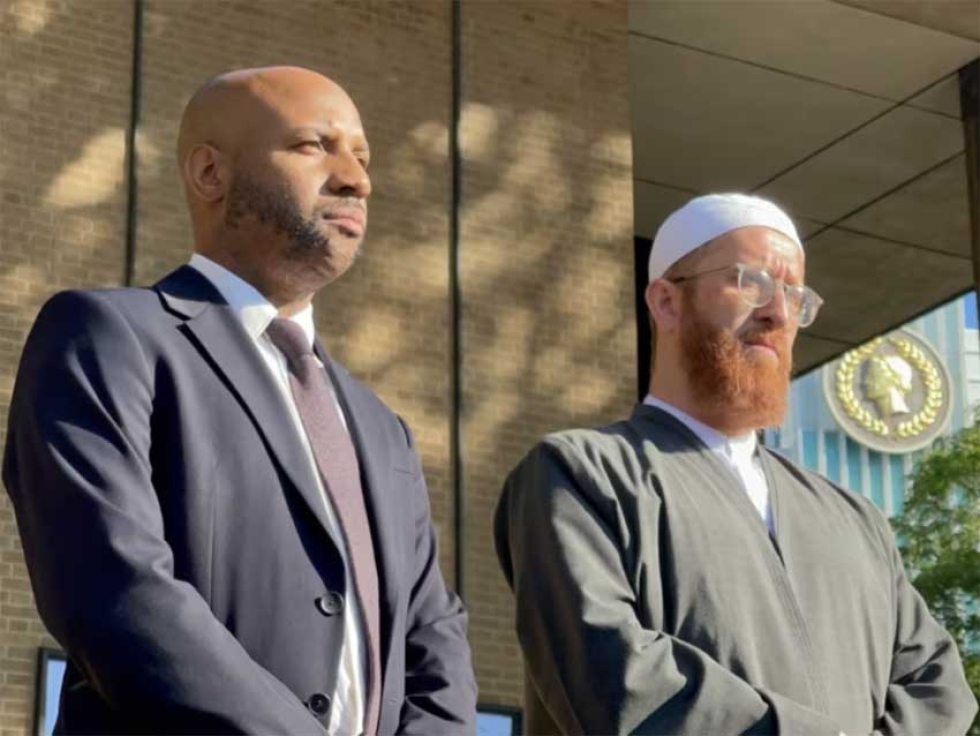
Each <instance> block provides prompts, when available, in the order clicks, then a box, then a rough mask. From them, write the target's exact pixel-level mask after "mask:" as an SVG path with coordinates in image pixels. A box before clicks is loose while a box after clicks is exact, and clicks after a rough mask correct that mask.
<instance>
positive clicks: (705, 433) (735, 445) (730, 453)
mask: <svg viewBox="0 0 980 736" xmlns="http://www.w3.org/2000/svg"><path fill="white" fill-rule="evenodd" d="M643 403H644V404H646V405H647V406H654V407H656V408H658V409H661V410H663V411H665V412H667V413H668V414H670V415H671V416H672V417H674V418H675V419H677V420H679V421H681V422H683V423H684V425H685V426H686V427H687V428H688V429H690V430H691V431H692V432H694V434H696V435H697V436H698V439H700V440H701V441H702V442H703V443H704V444H705V445H707V446H708V449H709V450H712V451H714V452H720V453H722V454H724V455H726V456H727V457H728V458H729V459H731V460H733V461H734V462H736V463H741V462H748V461H750V460H751V458H752V456H753V455H754V454H755V450H756V445H757V444H758V439H757V438H756V435H755V432H749V433H748V434H743V435H738V436H737V437H729V436H728V435H726V434H723V433H721V432H719V431H718V430H717V429H715V428H714V427H709V426H708V425H707V424H704V423H703V422H699V421H698V420H697V419H695V418H694V417H692V416H690V415H689V414H686V413H684V412H683V411H681V410H680V409H678V408H677V407H676V406H672V405H671V404H668V403H667V402H666V401H662V400H661V399H658V398H657V397H656V396H651V395H650V394H647V397H646V398H645V399H643Z"/></svg>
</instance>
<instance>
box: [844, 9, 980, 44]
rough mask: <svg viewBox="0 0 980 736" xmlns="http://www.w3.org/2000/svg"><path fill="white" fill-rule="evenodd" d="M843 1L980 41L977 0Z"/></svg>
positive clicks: (979, 13)
mask: <svg viewBox="0 0 980 736" xmlns="http://www.w3.org/2000/svg"><path fill="white" fill-rule="evenodd" d="M837 2H839V3H841V4H843V5H850V6H853V7H856V8H862V9H864V10H867V11H870V12H872V13H878V14H880V15H884V16H888V17H891V18H896V19H901V20H904V21H906V22H908V23H914V24H915V25H918V26H922V27H925V28H933V29H936V30H938V31H943V32H945V33H951V34H954V35H956V36H961V37H963V38H969V39H973V40H974V41H980V3H977V2H976V0H837Z"/></svg>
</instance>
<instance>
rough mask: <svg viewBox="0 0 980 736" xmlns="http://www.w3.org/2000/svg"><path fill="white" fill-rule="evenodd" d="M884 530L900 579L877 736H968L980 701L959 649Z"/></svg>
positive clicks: (896, 576) (883, 526)
mask: <svg viewBox="0 0 980 736" xmlns="http://www.w3.org/2000/svg"><path fill="white" fill-rule="evenodd" d="M879 529H880V531H881V534H882V538H883V542H884V544H886V545H887V546H888V547H889V555H890V558H891V565H892V573H893V576H894V580H895V593H894V596H895V645H894V651H893V653H892V666H891V676H890V678H889V684H888V691H887V694H886V697H885V713H884V715H883V716H882V717H881V718H880V719H879V721H878V723H877V724H876V730H875V733H876V734H881V735H882V736H906V735H908V736H914V735H917V734H927V733H928V734H944V735H948V736H959V734H964V733H966V732H967V730H968V729H969V728H970V723H971V722H972V721H973V718H974V716H975V715H976V713H977V701H976V698H975V697H974V696H973V693H972V692H971V691H970V687H969V685H968V684H967V681H966V676H965V674H964V672H963V664H962V662H961V660H960V657H959V653H958V651H957V649H956V644H955V642H954V641H953V639H952V638H951V637H950V635H949V634H948V633H947V632H946V630H945V629H943V627H942V626H940V625H939V623H937V622H936V620H935V619H934V618H933V617H932V614H930V613H929V610H928V608H927V607H926V603H925V601H924V600H923V599H922V596H921V595H919V592H918V591H917V590H916V589H915V588H914V587H912V584H911V583H910V582H909V579H908V577H907V576H906V574H905V568H904V565H903V564H902V558H901V556H900V555H899V553H898V549H897V548H896V545H895V542H894V539H893V538H892V534H891V530H890V528H889V526H888V523H887V522H886V521H885V520H884V519H883V518H880V519H879Z"/></svg>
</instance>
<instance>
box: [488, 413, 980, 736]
mask: <svg viewBox="0 0 980 736" xmlns="http://www.w3.org/2000/svg"><path fill="white" fill-rule="evenodd" d="M760 458H761V461H762V466H763V469H764V471H765V473H766V476H767V480H768V484H769V493H770V503H771V504H772V512H773V517H774V520H775V535H774V537H772V536H770V534H769V532H768V530H767V528H766V525H765V523H764V522H763V521H762V519H761V518H760V516H759V513H758V511H757V510H756V508H755V507H754V506H753V505H752V502H751V501H750V500H749V497H748V495H747V494H746V493H745V491H744V490H743V488H742V487H741V485H740V484H739V483H738V481H737V480H736V478H735V476H734V474H733V473H732V472H731V471H730V470H729V469H728V468H727V467H726V466H725V465H724V464H723V463H722V462H721V461H720V460H719V459H717V458H716V457H715V456H714V455H713V454H712V453H711V452H710V451H709V450H708V449H707V448H706V447H705V446H704V445H703V444H702V443H701V442H700V440H699V439H698V438H697V437H696V436H695V435H694V434H693V433H692V432H691V431H690V430H688V429H687V428H686V427H685V426H684V425H683V424H682V423H681V422H679V421H677V420H676V419H674V418H673V417H671V416H670V415H669V414H667V413H666V412H663V411H661V410H659V409H655V408H652V407H648V406H643V405H641V406H639V407H637V409H636V411H635V412H634V414H633V417H632V418H631V419H630V420H628V421H624V422H619V423H617V424H613V425H611V426H608V427H604V428H601V429H597V430H572V431H568V432H561V433H558V434H554V435H551V436H549V437H547V438H546V439H545V440H544V441H543V442H541V443H540V444H539V445H538V446H537V447H535V448H534V449H533V450H532V451H531V452H530V453H529V454H528V456H527V457H526V458H525V459H524V460H522V461H521V463H520V464H519V465H518V466H517V468H516V469H515V470H514V471H513V473H512V474H511V475H510V477H509V478H508V479H507V482H506V484H505V487H504V492H503V496H502V498H501V501H500V505H499V507H498V509H497V515H496V520H495V532H496V543H497V552H498V555H499V557H500V562H501V566H502V568H503V570H504V574H505V575H506V577H507V579H508V582H509V583H510V585H511V587H512V588H513V590H514V593H515V596H516V600H517V633H518V637H519V639H520V643H521V647H522V649H523V652H524V657H525V662H526V669H527V675H528V686H527V691H526V716H527V733H529V734H539V733H557V732H561V733H568V734H579V733H588V734H610V733H643V734H696V735H697V736H705V735H707V734H741V733H750V734H764V733H766V734H768V733H772V734H777V733H778V734H793V735H794V736H797V735H805V734H833V735H834V736H836V735H837V734H838V733H839V732H842V731H843V732H844V733H846V734H848V736H852V735H854V734H868V733H870V732H872V731H874V732H880V733H882V734H910V735H912V734H914V735H915V736H940V735H942V734H948V735H950V736H952V735H954V734H955V735H959V734H963V733H964V732H965V731H966V729H967V728H968V726H969V724H970V721H971V719H972V718H973V715H974V713H975V712H976V701H975V699H974V698H973V696H972V694H971V693H970V691H969V688H968V687H967V685H966V681H965V678H964V675H963V668H962V665H961V662H960V659H959V656H958V653H957V651H956V647H955V645H954V644H953V642H952V641H951V639H950V637H949V636H948V634H947V633H946V632H945V631H944V630H943V629H942V628H941V627H940V626H939V625H938V624H937V623H936V621H935V620H934V619H933V618H932V616H930V615H929V612H928V611H927V610H926V606H925V604H924V603H923V601H922V599H921V598H920V597H919V595H918V593H916V591H915V590H914V589H913V588H912V586H911V585H910V584H909V582H908V580H907V578H906V576H905V573H904V571H903V567H902V562H901V559H900V557H899V554H898V552H897V550H896V548H895V544H894V542H893V539H892V536H891V532H890V530H889V526H888V522H887V521H886V519H885V518H884V517H883V516H882V514H881V513H880V512H879V511H878V510H877V509H876V508H875V507H874V505H873V504H872V503H870V502H869V501H867V500H866V499H864V498H862V497H861V496H859V495H857V494H854V493H851V492H848V491H846V490H844V489H842V488H839V487H837V486H835V485H833V484H832V483H830V482H829V481H827V480H826V479H824V478H822V477H820V476H818V475H816V474H814V473H811V472H808V471H806V470H804V469H802V468H800V467H798V466H796V465H794V464H793V463H791V462H789V461H788V460H786V459H785V458H783V457H781V456H779V455H776V454H774V453H772V452H770V451H769V450H767V449H765V448H761V449H760Z"/></svg>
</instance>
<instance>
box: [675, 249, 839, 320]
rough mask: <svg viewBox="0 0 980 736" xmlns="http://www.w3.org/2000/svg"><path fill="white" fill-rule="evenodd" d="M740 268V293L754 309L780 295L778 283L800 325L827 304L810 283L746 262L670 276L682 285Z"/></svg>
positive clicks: (814, 315) (812, 318)
mask: <svg viewBox="0 0 980 736" xmlns="http://www.w3.org/2000/svg"><path fill="white" fill-rule="evenodd" d="M733 268H737V269H738V295H739V297H741V299H742V301H743V302H745V304H747V305H748V306H750V307H752V308H753V309H758V308H759V307H764V306H766V305H767V304H768V303H769V302H771V301H772V300H773V297H775V296H776V285H777V284H779V285H780V286H782V287H783V295H784V296H785V297H786V304H787V305H788V306H789V312H790V314H792V315H795V316H796V322H797V324H798V325H799V326H800V327H809V326H810V325H812V324H813V320H815V319H816V318H817V312H819V311H820V307H821V305H823V299H821V298H820V295H819V294H817V292H815V291H814V290H813V289H811V288H810V287H809V286H794V285H792V284H787V283H786V282H785V281H783V280H782V279H777V278H773V277H772V275H771V274H770V273H769V272H768V271H766V270H765V269H764V268H755V267H754V266H749V265H746V264H744V263H732V264H731V265H728V266H721V267H720V268H712V269H709V270H707V271H699V272H698V273H692V274H689V275H687V276H677V277H675V278H671V279H667V280H668V281H670V282H671V283H674V284H679V283H681V282H682V281H690V280H691V279H696V278H698V277H699V276H704V275H706V274H709V273H718V272H719V271H728V270H730V269H733Z"/></svg>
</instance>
